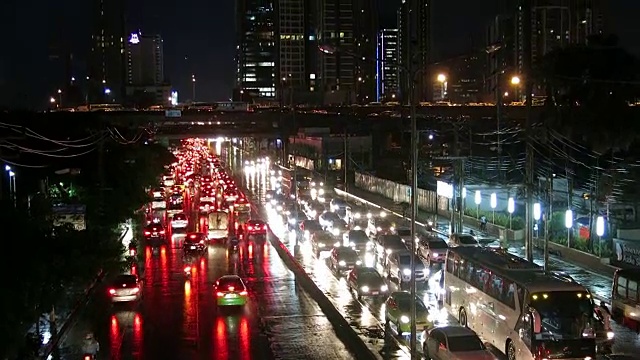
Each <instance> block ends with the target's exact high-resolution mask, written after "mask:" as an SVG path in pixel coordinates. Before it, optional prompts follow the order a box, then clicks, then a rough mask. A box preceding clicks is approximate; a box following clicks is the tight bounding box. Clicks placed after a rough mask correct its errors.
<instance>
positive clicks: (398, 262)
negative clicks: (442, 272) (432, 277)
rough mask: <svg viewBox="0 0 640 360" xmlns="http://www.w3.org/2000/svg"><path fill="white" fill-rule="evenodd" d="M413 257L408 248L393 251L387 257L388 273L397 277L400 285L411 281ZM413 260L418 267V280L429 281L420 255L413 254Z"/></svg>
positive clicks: (416, 277) (416, 276) (416, 275)
mask: <svg viewBox="0 0 640 360" xmlns="http://www.w3.org/2000/svg"><path fill="white" fill-rule="evenodd" d="M411 257H412V255H411V251H409V250H406V249H405V250H403V251H396V252H394V253H391V254H389V255H388V257H387V264H386V267H385V269H386V273H387V275H388V276H389V277H390V278H392V277H395V278H397V279H398V284H399V285H400V286H402V284H407V283H409V281H411ZM413 262H414V265H415V268H416V274H415V279H416V282H425V281H427V275H428V274H427V271H426V269H425V267H424V264H423V263H422V260H420V258H419V257H418V256H416V255H413Z"/></svg>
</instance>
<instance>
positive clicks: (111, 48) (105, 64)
mask: <svg viewBox="0 0 640 360" xmlns="http://www.w3.org/2000/svg"><path fill="white" fill-rule="evenodd" d="M92 3H93V7H92V15H91V18H92V20H93V21H92V22H91V24H92V27H93V29H92V31H91V50H90V54H89V64H88V83H89V89H88V101H89V102H90V103H106V102H121V101H122V100H123V97H124V93H125V84H126V81H125V79H126V66H125V63H126V62H125V55H126V54H125V49H124V42H125V38H126V36H125V33H126V32H125V0H93V2H92Z"/></svg>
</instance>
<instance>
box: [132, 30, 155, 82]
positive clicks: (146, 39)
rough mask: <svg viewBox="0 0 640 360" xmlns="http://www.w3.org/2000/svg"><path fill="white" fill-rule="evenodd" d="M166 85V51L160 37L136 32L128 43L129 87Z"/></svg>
mask: <svg viewBox="0 0 640 360" xmlns="http://www.w3.org/2000/svg"><path fill="white" fill-rule="evenodd" d="M162 83H164V50H163V42H162V37H160V35H146V34H142V33H141V32H134V33H132V34H131V35H129V39H128V41H127V85H160V84H162Z"/></svg>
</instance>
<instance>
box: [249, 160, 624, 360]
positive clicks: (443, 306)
mask: <svg viewBox="0 0 640 360" xmlns="http://www.w3.org/2000/svg"><path fill="white" fill-rule="evenodd" d="M243 167H244V172H245V177H246V180H245V181H246V182H247V183H251V182H255V181H263V182H266V183H268V186H267V188H268V189H269V190H267V191H266V192H265V193H264V194H262V198H263V201H264V206H265V209H266V210H265V213H266V218H267V219H268V222H269V227H270V229H271V230H272V231H273V233H274V235H275V236H276V237H277V238H279V239H280V240H281V241H282V242H283V243H284V244H285V245H287V246H288V247H289V248H290V249H291V250H292V252H296V255H297V256H299V259H300V260H299V261H300V263H301V264H302V265H303V266H304V267H305V268H306V269H307V272H308V273H310V274H311V275H315V282H316V284H317V285H318V287H319V288H320V289H321V290H323V291H324V292H325V294H331V296H332V297H333V299H332V300H333V303H334V305H336V308H337V309H338V310H340V311H341V312H342V313H343V314H344V315H345V318H346V319H347V320H348V321H350V322H351V323H357V322H361V323H362V324H363V325H362V328H361V329H360V330H361V333H363V334H364V335H361V337H363V338H364V340H366V341H369V340H371V339H372V338H374V339H375V338H378V339H379V338H383V339H384V341H383V343H384V344H385V346H387V345H389V343H392V344H395V345H397V347H398V348H399V349H400V350H399V351H397V352H396V354H400V353H404V354H407V352H408V349H407V347H408V344H409V338H410V334H411V325H412V319H411V317H412V316H411V314H412V311H411V307H412V302H413V303H415V305H416V306H415V307H416V310H415V316H416V317H415V325H416V328H417V342H418V348H419V351H421V352H422V354H423V355H424V356H425V357H426V358H430V359H462V358H465V359H489V358H490V359H494V358H508V359H510V360H511V359H540V360H541V359H585V360H587V359H596V358H600V357H602V356H606V357H607V358H614V355H611V349H612V346H613V344H614V341H615V333H614V331H613V330H612V327H611V324H610V318H611V313H610V310H609V309H608V308H607V306H606V305H605V304H600V303H599V301H597V300H596V299H594V298H593V296H592V294H591V293H590V291H589V290H588V289H587V288H586V287H585V286H583V285H581V284H579V283H577V282H576V281H575V280H573V279H572V278H570V277H569V276H567V275H564V274H562V273H553V272H546V271H544V270H543V269H542V268H541V267H540V266H538V265H536V264H534V263H531V262H527V261H525V260H523V259H521V258H519V257H517V256H515V255H512V254H510V253H508V252H507V251H505V250H503V249H501V248H500V247H499V245H497V244H495V243H483V242H482V241H480V242H479V241H478V240H477V238H476V237H474V236H473V235H470V234H452V235H450V236H448V237H443V236H442V235H441V234H438V233H436V232H435V231H432V230H433V229H432V228H431V226H430V224H427V226H424V227H419V228H418V229H417V230H418V231H417V236H416V238H415V239H412V238H411V230H410V228H409V225H408V224H406V223H401V222H400V221H396V220H394V219H392V218H393V216H390V214H387V213H385V212H384V211H380V210H379V209H375V208H367V206H366V205H364V204H351V203H349V202H347V201H345V200H344V199H343V198H341V197H340V196H338V195H336V194H335V192H334V191H333V189H331V188H330V187H328V186H325V185H324V183H323V179H322V178H320V177H318V176H314V174H312V173H308V172H307V173H305V172H303V171H300V170H298V171H297V173H295V174H294V173H292V171H290V170H288V169H286V168H284V167H282V166H280V165H275V164H272V163H271V161H270V160H269V159H268V158H261V159H253V160H244V162H243ZM257 179H262V180H257ZM255 195H258V194H255ZM412 241H415V248H416V253H415V254H413V253H412V252H411V242H412ZM412 260H413V262H414V264H415V279H416V283H417V292H416V294H417V296H416V297H415V298H412V297H411V294H410V292H409V285H410V281H411V277H412V267H411V263H412ZM345 293H346V294H348V296H351V297H352V298H353V299H357V302H358V304H359V305H360V306H361V307H362V309H363V310H362V312H365V310H366V312H367V313H368V314H369V315H372V316H373V317H374V318H375V320H376V321H373V322H371V321H370V320H367V321H365V320H364V319H363V318H364V315H359V316H360V318H356V319H352V318H350V317H352V315H351V313H352V312H353V311H352V306H351V305H345V304H352V301H351V300H347V299H345V298H344V297H345ZM353 320H355V321H353ZM367 322H368V323H369V326H368V329H364V327H367V325H366V324H365V323H367ZM375 323H377V325H378V328H379V330H380V331H379V332H378V333H377V334H376V333H375V331H373V329H372V327H373V328H375V327H376V324H375ZM371 324H373V325H371ZM364 330H367V331H364ZM367 333H368V335H367ZM369 342H373V341H369ZM398 356H399V357H403V356H402V355H398ZM615 358H621V357H619V355H616V356H615Z"/></svg>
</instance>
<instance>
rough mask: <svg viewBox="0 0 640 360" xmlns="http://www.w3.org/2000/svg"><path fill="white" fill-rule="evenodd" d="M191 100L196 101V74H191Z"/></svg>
mask: <svg viewBox="0 0 640 360" xmlns="http://www.w3.org/2000/svg"><path fill="white" fill-rule="evenodd" d="M191 102H196V75H195V74H191Z"/></svg>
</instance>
